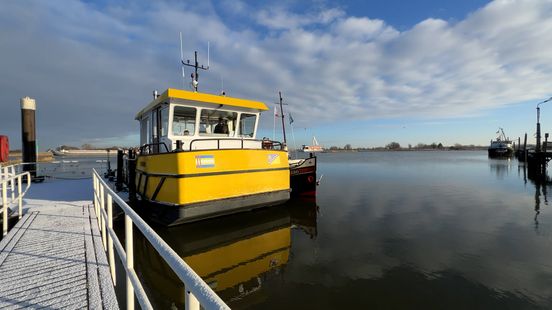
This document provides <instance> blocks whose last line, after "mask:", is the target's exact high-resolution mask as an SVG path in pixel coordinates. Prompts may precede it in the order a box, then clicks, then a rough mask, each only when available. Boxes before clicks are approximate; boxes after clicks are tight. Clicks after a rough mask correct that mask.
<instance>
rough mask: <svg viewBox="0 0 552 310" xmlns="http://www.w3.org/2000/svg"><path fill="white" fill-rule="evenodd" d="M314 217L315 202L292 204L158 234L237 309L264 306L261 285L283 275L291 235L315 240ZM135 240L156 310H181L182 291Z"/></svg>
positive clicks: (143, 242)
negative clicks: (296, 231) (299, 233)
mask: <svg viewBox="0 0 552 310" xmlns="http://www.w3.org/2000/svg"><path fill="white" fill-rule="evenodd" d="M316 215H317V206H316V201H315V200H314V199H312V200H304V199H301V200H291V201H289V202H288V203H286V204H285V205H283V206H281V207H272V208H264V209H259V210H253V211H250V212H245V213H241V214H235V215H230V216H226V217H221V218H215V219H211V220H206V221H201V222H197V223H191V224H186V225H181V226H177V227H171V228H159V229H157V232H158V233H159V235H160V236H161V237H162V238H163V239H164V240H165V241H166V242H167V243H168V244H169V245H170V246H171V247H172V248H173V249H174V250H175V251H176V252H177V253H178V254H179V255H180V256H181V257H182V258H183V259H184V261H185V262H186V263H188V265H190V267H192V269H193V270H195V272H196V273H197V274H198V275H199V276H200V277H202V278H203V279H204V280H205V282H207V284H209V286H211V287H212V288H213V289H214V291H215V292H217V294H219V296H220V297H221V298H222V299H223V300H224V301H225V302H226V303H227V304H228V305H229V306H230V307H235V306H237V307H238V308H240V307H247V306H250V305H254V304H257V303H259V302H262V301H263V300H264V299H265V298H266V296H265V295H264V294H263V292H262V287H263V284H264V283H265V281H267V280H269V279H273V278H278V277H279V276H280V275H281V274H282V273H283V271H284V269H285V267H286V264H287V263H288V261H289V258H290V250H291V231H292V229H300V230H302V231H303V232H305V233H306V234H307V235H309V236H310V237H311V238H315V237H316V234H317V229H316ZM136 235H138V234H136ZM135 238H136V240H135V242H136V243H135V259H136V269H137V271H138V272H139V273H140V277H141V278H142V279H144V284H145V286H146V291H147V293H148V296H150V299H151V300H152V303H153V304H154V306H155V308H169V307H172V308H174V307H177V308H182V309H183V305H184V285H183V284H182V283H181V282H180V280H179V279H178V278H177V277H176V275H175V274H174V273H173V272H172V271H171V270H170V268H169V267H168V266H167V265H166V263H165V262H164V261H163V259H162V258H161V257H159V256H158V255H157V253H156V252H155V250H154V249H153V248H152V246H151V245H149V243H148V242H147V241H146V240H144V238H143V237H142V236H137V237H135Z"/></svg>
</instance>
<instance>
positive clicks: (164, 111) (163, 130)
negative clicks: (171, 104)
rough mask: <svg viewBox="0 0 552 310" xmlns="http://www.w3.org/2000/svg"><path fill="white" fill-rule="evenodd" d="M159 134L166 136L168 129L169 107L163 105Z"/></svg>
mask: <svg viewBox="0 0 552 310" xmlns="http://www.w3.org/2000/svg"><path fill="white" fill-rule="evenodd" d="M160 114H161V136H162V137H166V136H167V133H168V131H169V109H168V108H167V107H164V108H163V109H161V112H160Z"/></svg>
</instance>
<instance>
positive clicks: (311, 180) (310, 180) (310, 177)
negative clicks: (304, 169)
mask: <svg viewBox="0 0 552 310" xmlns="http://www.w3.org/2000/svg"><path fill="white" fill-rule="evenodd" d="M307 181H308V182H309V183H312V182H314V177H313V176H312V175H309V176H308V177H307Z"/></svg>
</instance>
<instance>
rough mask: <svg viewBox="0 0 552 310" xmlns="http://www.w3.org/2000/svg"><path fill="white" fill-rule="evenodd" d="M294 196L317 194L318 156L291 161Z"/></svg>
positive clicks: (292, 192)
mask: <svg viewBox="0 0 552 310" xmlns="http://www.w3.org/2000/svg"><path fill="white" fill-rule="evenodd" d="M290 187H291V195H292V196H315V195H316V156H311V157H310V158H306V159H300V160H295V161H290Z"/></svg>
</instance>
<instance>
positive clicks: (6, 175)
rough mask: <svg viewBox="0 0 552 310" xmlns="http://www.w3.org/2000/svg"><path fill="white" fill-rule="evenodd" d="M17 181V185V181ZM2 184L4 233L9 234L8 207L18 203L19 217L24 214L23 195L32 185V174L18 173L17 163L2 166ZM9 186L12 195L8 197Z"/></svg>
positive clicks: (0, 179)
mask: <svg viewBox="0 0 552 310" xmlns="http://www.w3.org/2000/svg"><path fill="white" fill-rule="evenodd" d="M23 178H25V179H26V187H25V190H23V186H22V183H23ZM16 182H17V185H15V183H16ZM0 186H1V187H2V235H3V236H5V235H7V234H8V207H9V206H10V205H11V204H14V203H17V205H18V217H19V219H21V216H22V214H23V197H24V196H25V194H26V193H27V191H28V190H29V188H30V187H31V174H30V173H29V172H28V171H27V172H23V173H16V165H11V166H5V167H1V168H0ZM8 188H9V190H10V195H9V198H10V199H8Z"/></svg>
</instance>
